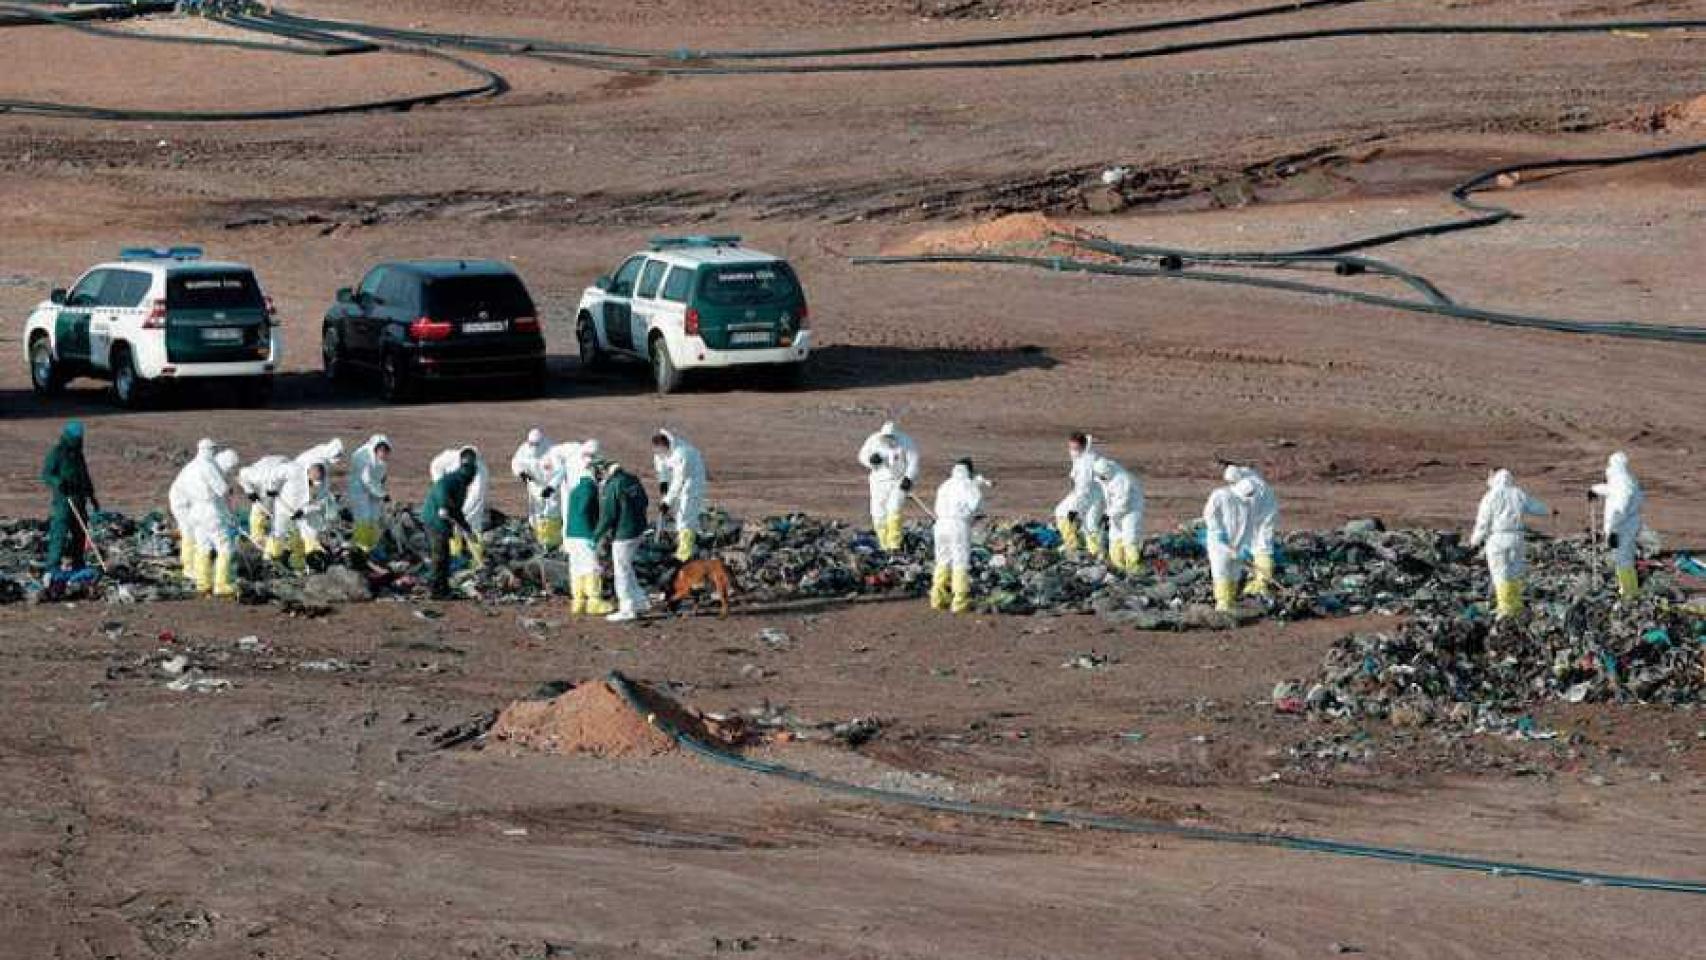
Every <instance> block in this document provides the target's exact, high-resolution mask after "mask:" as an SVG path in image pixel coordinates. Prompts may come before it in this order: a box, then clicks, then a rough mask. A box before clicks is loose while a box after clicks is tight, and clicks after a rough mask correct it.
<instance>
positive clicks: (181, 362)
mask: <svg viewBox="0 0 1706 960" xmlns="http://www.w3.org/2000/svg"><path fill="white" fill-rule="evenodd" d="M24 354H25V357H26V358H27V359H28V360H29V365H30V383H31V385H32V386H34V388H35V391H36V392H37V393H38V394H43V395H47V394H53V393H56V392H58V391H59V389H60V388H61V387H63V386H64V385H65V384H66V382H67V381H69V380H72V379H74V378H76V377H94V378H97V379H102V380H109V381H111V382H112V393H113V398H114V399H116V400H117V401H118V402H119V403H120V404H121V405H123V406H126V407H136V406H141V405H143V404H144V403H146V402H147V400H148V398H149V397H150V396H151V395H153V393H154V392H155V391H156V390H158V389H160V388H162V387H163V386H165V385H167V384H170V383H173V382H175V381H188V380H209V379H212V378H219V379H220V380H223V381H228V382H229V383H230V384H231V385H232V386H234V387H235V388H236V389H237V390H239V391H240V395H241V399H242V400H243V401H244V402H246V403H250V404H255V405H260V404H264V403H265V402H266V401H267V399H268V397H269V396H270V395H271V391H272V378H273V373H274V371H276V370H277V369H278V366H279V362H280V360H281V359H282V357H283V342H282V340H281V338H280V336H279V332H278V320H277V318H276V317H275V316H274V313H273V308H272V302H271V301H270V300H269V299H267V297H266V295H265V294H263V293H262V292H261V286H260V283H259V282H257V281H256V280H255V274H254V271H253V270H251V269H249V268H248V267H247V266H244V265H243V264H240V263H219V262H215V261H209V260H203V259H202V251H201V248H199V247H164V248H156V247H132V248H127V249H125V250H124V251H122V252H121V253H120V255H119V259H118V260H115V261H113V262H110V263H102V264H98V265H97V266H95V267H93V268H91V269H90V270H89V271H88V272H86V273H84V274H83V276H82V277H80V278H79V279H78V280H77V282H76V283H75V284H73V285H72V287H71V289H70V290H62V289H60V290H54V291H53V293H52V295H51V296H50V297H49V298H48V299H47V300H46V301H44V302H42V303H41V304H39V305H37V307H36V308H35V310H34V311H32V312H31V313H30V317H29V320H28V322H27V323H26V325H25V328H24Z"/></svg>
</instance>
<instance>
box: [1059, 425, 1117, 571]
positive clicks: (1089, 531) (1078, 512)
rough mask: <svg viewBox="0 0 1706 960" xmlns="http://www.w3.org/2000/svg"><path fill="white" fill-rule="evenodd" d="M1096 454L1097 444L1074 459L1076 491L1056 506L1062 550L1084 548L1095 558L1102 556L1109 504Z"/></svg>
mask: <svg viewBox="0 0 1706 960" xmlns="http://www.w3.org/2000/svg"><path fill="white" fill-rule="evenodd" d="M1099 456H1100V454H1098V453H1096V447H1095V443H1094V441H1092V442H1091V443H1089V444H1087V445H1086V446H1085V447H1084V449H1083V450H1082V451H1081V452H1079V453H1078V454H1076V455H1074V456H1073V458H1072V471H1071V473H1070V474H1068V476H1070V477H1071V478H1072V489H1071V490H1070V491H1068V492H1067V494H1066V498H1065V499H1063V500H1061V501H1060V503H1058V504H1056V505H1055V508H1054V525H1055V529H1057V530H1059V531H1060V548H1061V549H1062V550H1065V551H1066V552H1068V553H1076V552H1077V551H1078V550H1079V549H1080V548H1081V547H1082V548H1085V549H1088V550H1089V551H1090V554H1091V555H1092V556H1097V557H1099V556H1101V555H1102V521H1103V519H1104V518H1105V517H1106V516H1107V502H1106V501H1105V500H1104V499H1103V498H1102V489H1101V487H1099V486H1098V485H1097V484H1096V474H1095V467H1096V460H1097V458H1098V457H1099Z"/></svg>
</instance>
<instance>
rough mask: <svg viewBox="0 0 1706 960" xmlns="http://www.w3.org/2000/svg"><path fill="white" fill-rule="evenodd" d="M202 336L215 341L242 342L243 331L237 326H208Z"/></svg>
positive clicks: (204, 338)
mask: <svg viewBox="0 0 1706 960" xmlns="http://www.w3.org/2000/svg"><path fill="white" fill-rule="evenodd" d="M201 338H202V339H203V340H211V341H213V342H214V343H241V342H242V341H243V331H242V330H241V329H239V328H237V327H206V328H203V330H202V331H201Z"/></svg>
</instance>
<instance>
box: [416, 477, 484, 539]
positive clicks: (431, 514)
mask: <svg viewBox="0 0 1706 960" xmlns="http://www.w3.org/2000/svg"><path fill="white" fill-rule="evenodd" d="M475 474H476V471H475V469H474V468H473V467H457V468H456V469H455V470H452V471H450V472H449V473H447V474H445V475H444V476H442V477H439V478H438V482H437V483H435V484H433V485H432V492H430V493H428V494H427V498H426V502H425V503H423V504H421V523H423V524H425V525H426V528H427V529H428V530H431V531H433V532H434V533H445V534H448V533H455V532H456V531H457V530H459V529H461V528H462V527H465V526H467V525H468V518H467V517H465V516H463V515H462V503H463V501H464V500H466V499H467V498H468V485H469V484H471V483H473V482H474V477H475ZM440 513H444V514H447V516H442V517H441V516H439V514H440Z"/></svg>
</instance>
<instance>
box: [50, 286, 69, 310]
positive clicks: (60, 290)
mask: <svg viewBox="0 0 1706 960" xmlns="http://www.w3.org/2000/svg"><path fill="white" fill-rule="evenodd" d="M47 298H48V300H50V301H52V302H54V303H57V304H59V305H60V306H64V305H65V288H64V287H54V288H53V292H52V293H50V294H48V295H47Z"/></svg>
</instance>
